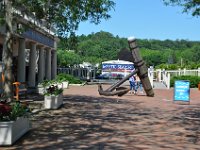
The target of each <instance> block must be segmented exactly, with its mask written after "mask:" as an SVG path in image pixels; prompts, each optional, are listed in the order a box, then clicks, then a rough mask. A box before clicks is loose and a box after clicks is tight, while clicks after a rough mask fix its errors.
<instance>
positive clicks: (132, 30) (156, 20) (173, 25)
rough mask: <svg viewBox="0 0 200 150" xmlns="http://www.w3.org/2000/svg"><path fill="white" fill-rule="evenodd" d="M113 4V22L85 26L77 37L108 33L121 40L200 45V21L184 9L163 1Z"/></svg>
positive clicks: (118, 0) (126, 0)
mask: <svg viewBox="0 0 200 150" xmlns="http://www.w3.org/2000/svg"><path fill="white" fill-rule="evenodd" d="M113 1H114V2H115V3H116V6H115V10H114V11H111V12H110V14H111V17H112V18H110V19H109V20H102V21H101V23H100V24H99V25H94V24H91V23H89V22H83V23H81V24H80V26H79V29H78V31H77V32H76V34H77V35H81V34H84V35H88V34H91V33H92V32H93V33H96V32H99V31H106V32H110V33H112V34H113V35H114V36H116V35H118V36H119V37H121V38H122V37H124V38H127V37H129V36H135V37H136V38H139V39H159V40H165V39H170V40H177V39H179V40H180V39H184V40H190V41H200V17H199V18H197V17H192V16H191V14H185V13H184V14H183V13H182V8H181V7H171V6H165V5H164V3H163V1H162V0H113Z"/></svg>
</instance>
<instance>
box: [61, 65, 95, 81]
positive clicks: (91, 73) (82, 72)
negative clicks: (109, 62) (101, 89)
mask: <svg viewBox="0 0 200 150" xmlns="http://www.w3.org/2000/svg"><path fill="white" fill-rule="evenodd" d="M57 72H58V74H59V73H65V74H69V75H72V76H74V77H77V78H79V79H81V80H92V79H95V75H96V70H95V69H89V68H58V69H57Z"/></svg>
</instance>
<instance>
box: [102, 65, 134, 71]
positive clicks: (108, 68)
mask: <svg viewBox="0 0 200 150" xmlns="http://www.w3.org/2000/svg"><path fill="white" fill-rule="evenodd" d="M133 69H134V66H133V64H102V71H103V72H125V71H131V70H133Z"/></svg>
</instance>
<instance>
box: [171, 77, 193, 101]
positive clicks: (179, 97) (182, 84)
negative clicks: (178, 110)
mask: <svg viewBox="0 0 200 150" xmlns="http://www.w3.org/2000/svg"><path fill="white" fill-rule="evenodd" d="M174 85H175V86H174V101H185V102H190V82H189V81H188V80H177V81H175V84H174Z"/></svg>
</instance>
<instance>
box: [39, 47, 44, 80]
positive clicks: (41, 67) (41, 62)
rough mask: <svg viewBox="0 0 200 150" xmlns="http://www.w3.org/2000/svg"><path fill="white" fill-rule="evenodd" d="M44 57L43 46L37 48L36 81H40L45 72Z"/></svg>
mask: <svg viewBox="0 0 200 150" xmlns="http://www.w3.org/2000/svg"><path fill="white" fill-rule="evenodd" d="M44 63H45V57H44V47H41V48H40V49H39V62H38V83H41V82H42V81H43V80H44V74H45V66H44Z"/></svg>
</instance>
